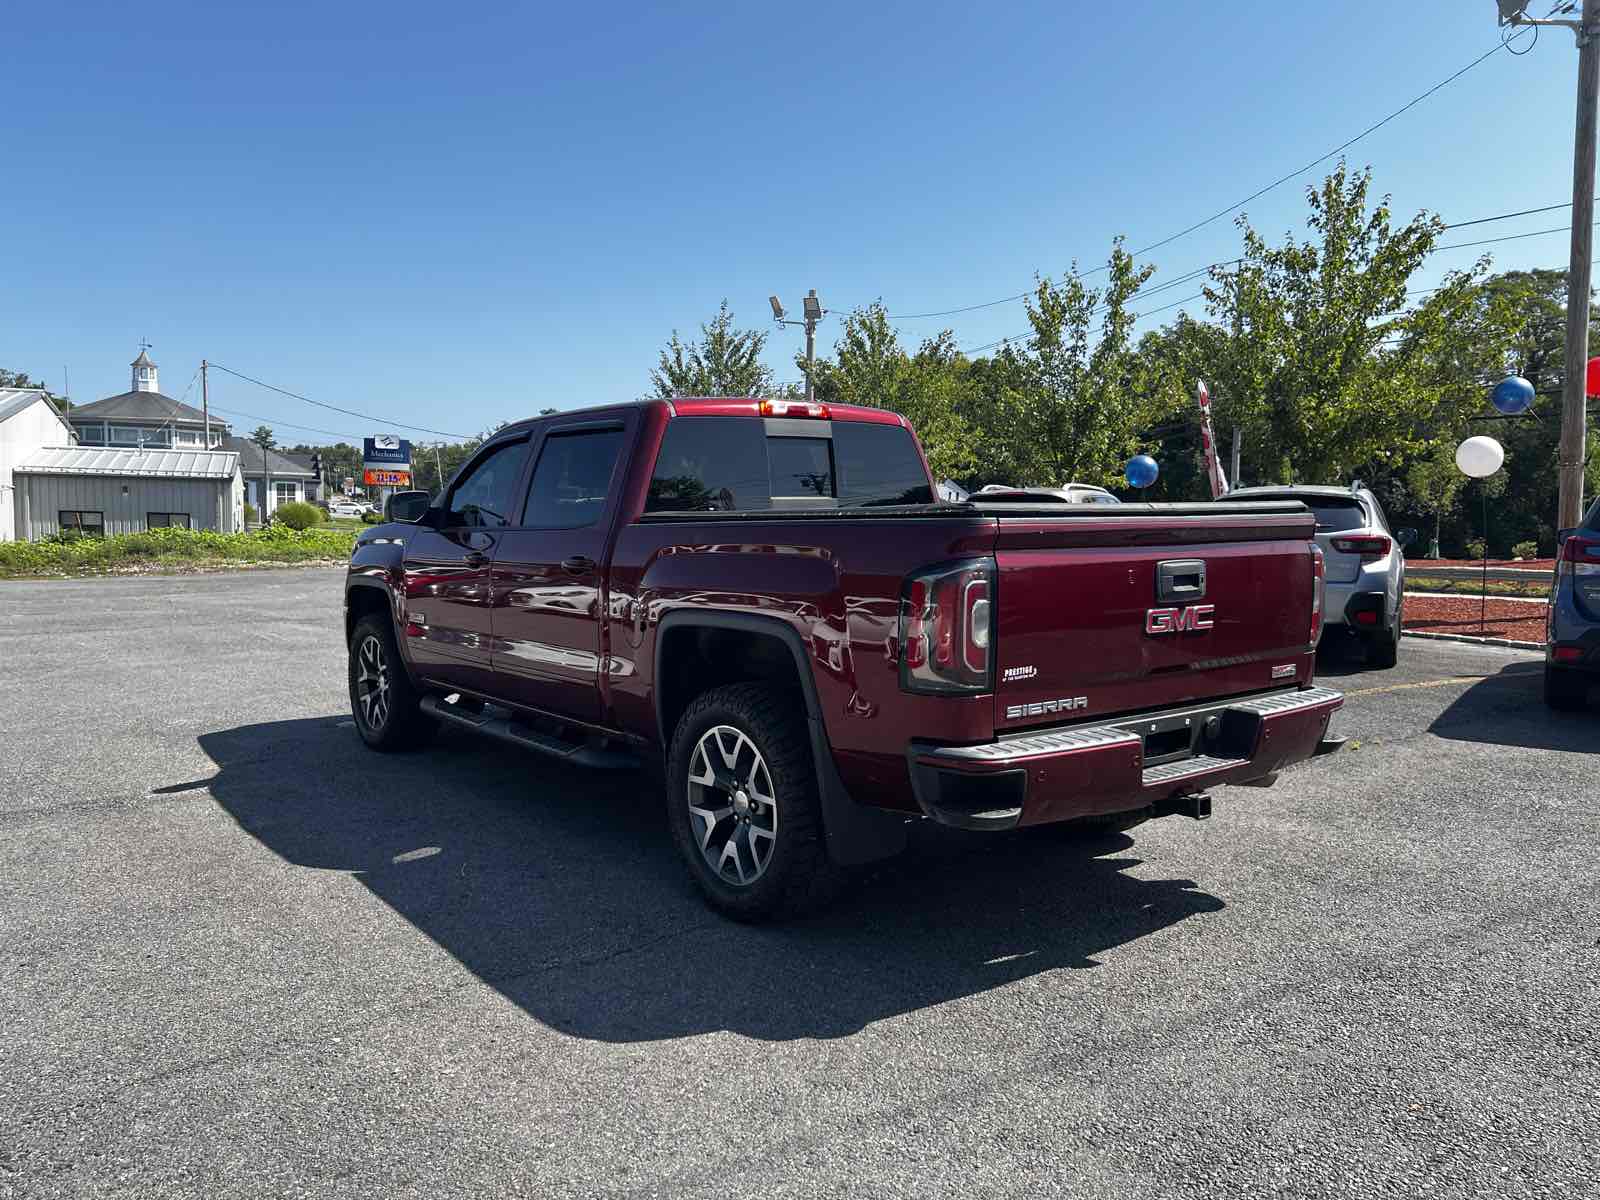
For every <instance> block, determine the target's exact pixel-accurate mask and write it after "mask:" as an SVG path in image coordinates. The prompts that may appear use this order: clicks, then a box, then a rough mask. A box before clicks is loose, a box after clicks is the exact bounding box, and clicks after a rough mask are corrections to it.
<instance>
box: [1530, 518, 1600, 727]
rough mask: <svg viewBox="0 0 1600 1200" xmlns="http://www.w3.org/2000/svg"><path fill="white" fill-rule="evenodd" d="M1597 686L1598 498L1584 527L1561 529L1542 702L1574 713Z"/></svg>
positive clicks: (1599, 614) (1599, 635) (1599, 680)
mask: <svg viewBox="0 0 1600 1200" xmlns="http://www.w3.org/2000/svg"><path fill="white" fill-rule="evenodd" d="M1596 683H1600V500H1596V501H1595V502H1594V504H1593V505H1592V506H1591V507H1590V509H1589V515H1588V516H1586V517H1585V518H1584V519H1583V524H1582V525H1581V526H1580V527H1579V528H1577V529H1573V530H1570V531H1564V532H1563V537H1562V539H1561V552H1560V554H1559V555H1557V557H1556V578H1555V585H1554V587H1553V588H1552V589H1551V592H1550V625H1549V629H1548V632H1547V634H1546V636H1545V648H1544V702H1545V703H1546V704H1548V705H1549V706H1550V707H1551V708H1559V709H1578V708H1583V707H1584V706H1585V705H1587V704H1588V702H1589V689H1590V688H1591V687H1593V686H1594V685H1595V684H1596Z"/></svg>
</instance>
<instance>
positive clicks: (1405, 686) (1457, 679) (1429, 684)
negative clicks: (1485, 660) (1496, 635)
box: [1345, 675, 1494, 696]
mask: <svg viewBox="0 0 1600 1200" xmlns="http://www.w3.org/2000/svg"><path fill="white" fill-rule="evenodd" d="M1493 678H1494V676H1493V675H1450V676H1447V677H1446V678H1444V679H1424V680H1422V681H1421V682H1420V683H1391V684H1390V685H1389V686H1388V687H1375V688H1361V689H1360V690H1359V691H1354V692H1346V693H1345V695H1346V696H1378V695H1381V694H1382V693H1384V692H1409V691H1412V690H1413V689H1415V688H1435V687H1448V686H1449V685H1450V684H1452V683H1481V682H1483V681H1484V680H1485V679H1493Z"/></svg>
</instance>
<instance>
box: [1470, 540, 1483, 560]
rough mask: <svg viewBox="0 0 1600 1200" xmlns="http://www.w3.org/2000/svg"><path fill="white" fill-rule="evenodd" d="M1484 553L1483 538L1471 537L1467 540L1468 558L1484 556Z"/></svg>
mask: <svg viewBox="0 0 1600 1200" xmlns="http://www.w3.org/2000/svg"><path fill="white" fill-rule="evenodd" d="M1483 555H1484V545H1483V539H1482V538H1471V539H1469V540H1468V541H1467V557H1468V558H1482V557H1483Z"/></svg>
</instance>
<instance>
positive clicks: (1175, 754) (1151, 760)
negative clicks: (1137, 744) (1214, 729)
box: [1124, 716, 1200, 767]
mask: <svg viewBox="0 0 1600 1200" xmlns="http://www.w3.org/2000/svg"><path fill="white" fill-rule="evenodd" d="M1124 728H1127V729H1128V731H1129V732H1130V733H1137V734H1138V735H1139V740H1140V741H1141V742H1143V743H1144V765H1145V766H1147V767H1155V766H1160V765H1161V764H1162V763H1169V762H1181V761H1182V760H1183V759H1186V758H1193V757H1194V756H1195V743H1196V741H1197V738H1196V735H1197V734H1198V733H1199V730H1200V726H1199V724H1198V723H1197V722H1196V720H1195V718H1194V717H1192V716H1178V717H1164V718H1161V719H1159V720H1154V721H1140V722H1139V723H1138V725H1136V726H1125V727H1124Z"/></svg>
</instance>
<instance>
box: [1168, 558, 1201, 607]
mask: <svg viewBox="0 0 1600 1200" xmlns="http://www.w3.org/2000/svg"><path fill="white" fill-rule="evenodd" d="M1205 594H1206V564H1205V560H1204V559H1199V558H1173V559H1168V560H1167V561H1166V562H1162V563H1157V564H1156V599H1157V600H1171V601H1175V602H1183V603H1187V602H1189V601H1191V600H1203V599H1205Z"/></svg>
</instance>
